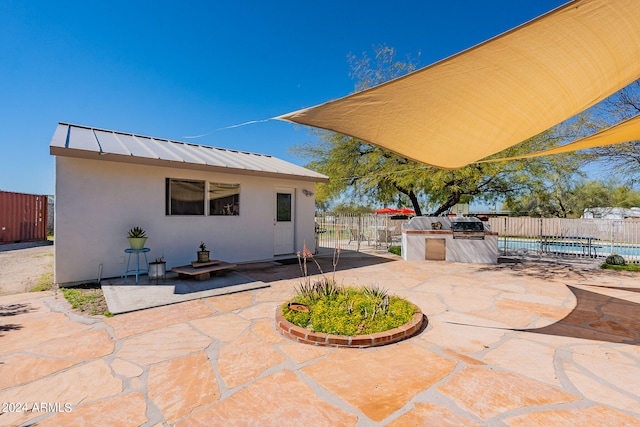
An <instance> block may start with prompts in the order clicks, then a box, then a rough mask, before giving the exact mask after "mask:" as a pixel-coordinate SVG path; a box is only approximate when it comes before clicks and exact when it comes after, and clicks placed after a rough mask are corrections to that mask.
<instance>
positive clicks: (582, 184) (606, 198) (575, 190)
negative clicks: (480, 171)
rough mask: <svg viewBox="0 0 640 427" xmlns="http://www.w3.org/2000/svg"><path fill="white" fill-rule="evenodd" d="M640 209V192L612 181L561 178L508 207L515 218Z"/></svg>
mask: <svg viewBox="0 0 640 427" xmlns="http://www.w3.org/2000/svg"><path fill="white" fill-rule="evenodd" d="M634 206H640V192H637V191H633V190H632V189H630V188H629V187H626V186H620V185H616V184H614V183H612V182H610V183H603V182H600V181H571V180H563V179H557V180H556V181H555V182H551V183H549V185H548V187H547V188H546V189H545V190H544V191H541V190H538V191H535V192H529V193H527V194H523V195H522V196H521V197H518V198H515V199H510V200H508V201H507V202H505V204H504V206H503V207H504V208H505V209H507V210H510V211H512V213H513V214H514V215H525V216H536V217H537V216H541V217H559V218H579V217H581V216H582V214H583V213H584V210H585V209H588V208H597V207H621V208H631V207H634Z"/></svg>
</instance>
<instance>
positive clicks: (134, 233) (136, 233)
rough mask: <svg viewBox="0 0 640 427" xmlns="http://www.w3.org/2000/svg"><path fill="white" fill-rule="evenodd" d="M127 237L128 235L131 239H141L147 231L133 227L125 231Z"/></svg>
mask: <svg viewBox="0 0 640 427" xmlns="http://www.w3.org/2000/svg"><path fill="white" fill-rule="evenodd" d="M127 237H130V238H133V239H141V238H144V237H147V232H146V231H144V230H143V229H142V228H140V227H133V228H132V229H131V230H129V232H128V233H127Z"/></svg>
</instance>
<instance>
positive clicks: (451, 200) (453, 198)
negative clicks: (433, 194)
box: [433, 192, 460, 216]
mask: <svg viewBox="0 0 640 427" xmlns="http://www.w3.org/2000/svg"><path fill="white" fill-rule="evenodd" d="M459 201H460V193H458V192H455V193H451V195H450V196H449V197H448V198H447V201H446V202H444V203H443V204H442V205H440V207H439V208H438V210H436V211H435V212H434V213H433V216H440V215H442V214H443V213H444V212H446V211H447V210H449V208H452V207H453V206H455V205H456V204H458V202H459Z"/></svg>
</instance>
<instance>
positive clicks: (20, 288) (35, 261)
mask: <svg viewBox="0 0 640 427" xmlns="http://www.w3.org/2000/svg"><path fill="white" fill-rule="evenodd" d="M45 274H50V275H51V279H53V241H46V242H27V243H11V244H5V245H0V295H11V294H19V293H22V292H29V290H31V288H33V287H34V286H35V285H36V284H37V283H38V280H39V279H40V278H41V277H42V276H44V275H45Z"/></svg>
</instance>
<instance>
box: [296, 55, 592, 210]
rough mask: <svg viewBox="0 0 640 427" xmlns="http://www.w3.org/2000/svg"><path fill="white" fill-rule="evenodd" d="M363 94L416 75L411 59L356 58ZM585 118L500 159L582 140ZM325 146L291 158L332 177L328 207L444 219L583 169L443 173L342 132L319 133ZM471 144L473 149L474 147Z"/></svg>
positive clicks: (503, 167) (572, 164)
mask: <svg viewBox="0 0 640 427" xmlns="http://www.w3.org/2000/svg"><path fill="white" fill-rule="evenodd" d="M349 62H350V64H351V70H352V72H351V77H352V78H354V79H356V82H357V83H356V90H362V89H365V88H367V87H370V86H373V85H376V84H379V83H382V82H384V81H386V80H390V79H392V78H396V77H398V76H401V75H402V74H405V73H407V72H411V71H413V70H415V68H416V67H415V65H414V64H413V62H411V59H408V60H407V61H406V62H402V61H398V60H397V58H396V52H395V50H394V49H393V48H389V47H386V46H380V47H378V48H376V49H375V57H374V58H370V57H368V56H367V55H366V54H363V56H362V57H361V58H357V57H355V56H353V55H351V56H349ZM577 124H579V120H576V121H574V123H570V124H566V125H563V126H558V127H556V128H553V129H552V130H549V131H547V132H544V133H542V134H540V135H538V136H536V137H533V138H531V139H529V140H527V141H525V142H523V143H521V144H518V145H517V146H515V147H511V148H509V149H507V150H505V151H503V152H502V153H499V154H497V155H496V157H506V156H514V155H517V154H521V153H530V152H534V151H538V150H544V149H547V148H550V147H552V146H555V145H557V144H558V142H560V141H564V140H566V139H567V138H569V137H572V136H573V135H574V134H576V129H578V125H577ZM315 135H316V137H317V140H318V141H313V142H309V143H306V144H302V145H298V146H296V147H293V149H292V152H293V153H294V154H296V155H298V156H300V157H303V158H306V159H307V160H309V163H308V165H307V166H308V167H309V168H311V169H314V170H317V171H319V172H321V173H324V174H326V175H328V176H329V177H330V178H331V179H330V182H329V183H327V184H321V185H320V186H319V187H318V191H317V193H316V198H317V200H318V201H319V203H321V204H322V203H326V202H327V201H329V200H332V199H336V198H338V197H346V198H348V199H349V200H352V201H364V202H366V203H380V202H381V203H383V204H385V205H388V206H411V207H412V208H413V209H414V210H415V211H416V214H417V215H422V214H424V213H431V214H433V215H440V214H443V213H445V212H447V211H448V210H449V209H450V208H451V207H453V206H454V205H456V204H457V203H469V202H471V201H472V200H485V201H495V200H500V199H509V200H510V199H513V198H515V197H517V196H518V195H520V194H522V193H523V192H525V191H526V190H528V189H531V188H532V187H535V186H538V187H539V186H541V185H542V184H541V183H542V182H544V181H545V180H547V179H548V177H547V176H548V175H549V174H550V173H553V172H554V171H555V173H557V174H562V175H564V176H568V175H572V174H573V173H574V171H577V170H578V167H579V165H580V162H581V160H580V158H579V157H577V156H553V157H549V158H545V159H529V160H522V161H511V162H500V163H481V164H472V165H469V166H466V167H464V168H461V169H458V170H443V169H438V168H435V167H431V166H426V165H424V164H421V163H418V162H415V161H412V160H409V159H407V158H404V157H402V156H399V155H397V154H395V153H393V152H391V151H388V150H385V149H382V148H380V147H377V146H374V145H371V144H367V143H365V142H363V141H360V140H358V139H356V138H353V137H350V136H346V135H342V134H338V133H335V132H329V131H323V130H318V131H315ZM470 143H472V142H471V141H470Z"/></svg>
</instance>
